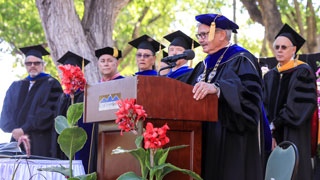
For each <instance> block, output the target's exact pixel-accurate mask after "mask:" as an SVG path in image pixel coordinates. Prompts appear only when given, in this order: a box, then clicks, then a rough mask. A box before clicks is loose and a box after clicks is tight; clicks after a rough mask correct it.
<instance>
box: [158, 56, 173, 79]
mask: <svg viewBox="0 0 320 180" xmlns="http://www.w3.org/2000/svg"><path fill="white" fill-rule="evenodd" d="M167 56H168V53H167V52H165V51H162V58H165V57H167ZM168 66H169V64H168V63H167V62H163V61H161V62H160V69H161V68H164V67H168ZM170 70H171V68H167V69H163V70H161V71H160V76H167V74H168V73H169V72H170Z"/></svg>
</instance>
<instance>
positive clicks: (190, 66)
mask: <svg viewBox="0 0 320 180" xmlns="http://www.w3.org/2000/svg"><path fill="white" fill-rule="evenodd" d="M191 49H192V51H194V40H193V39H192V44H191ZM192 62H193V60H191V61H190V65H189V69H190V68H192Z"/></svg>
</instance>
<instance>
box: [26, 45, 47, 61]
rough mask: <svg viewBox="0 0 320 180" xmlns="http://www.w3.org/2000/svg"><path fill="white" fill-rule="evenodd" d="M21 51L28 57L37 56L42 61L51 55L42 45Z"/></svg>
mask: <svg viewBox="0 0 320 180" xmlns="http://www.w3.org/2000/svg"><path fill="white" fill-rule="evenodd" d="M20 50H21V51H22V52H23V54H25V55H26V57H28V56H35V57H38V58H40V59H42V56H46V55H49V54H50V53H49V52H48V51H47V50H46V49H45V48H44V47H43V46H42V45H35V46H28V47H22V48H20Z"/></svg>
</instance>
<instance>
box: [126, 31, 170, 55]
mask: <svg viewBox="0 0 320 180" xmlns="http://www.w3.org/2000/svg"><path fill="white" fill-rule="evenodd" d="M129 44H130V45H131V46H133V47H135V48H137V49H149V50H150V51H152V52H153V53H156V52H158V51H159V50H160V45H161V49H163V48H165V46H164V45H162V44H160V43H159V42H158V41H156V40H154V39H152V38H151V37H149V36H148V35H143V36H140V37H139V38H137V39H135V40H132V41H130V42H129Z"/></svg>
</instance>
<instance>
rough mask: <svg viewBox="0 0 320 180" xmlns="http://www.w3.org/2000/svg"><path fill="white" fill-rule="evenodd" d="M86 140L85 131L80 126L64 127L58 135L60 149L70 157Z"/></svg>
mask: <svg viewBox="0 0 320 180" xmlns="http://www.w3.org/2000/svg"><path fill="white" fill-rule="evenodd" d="M86 140H87V133H86V131H85V130H83V129H82V128H80V127H72V128H66V129H64V130H63V131H62V132H61V134H60V135H59V137H58V143H59V145H60V148H61V150H62V151H63V152H64V153H65V154H66V155H67V156H68V158H69V159H72V158H73V156H74V154H75V153H76V152H77V151H79V150H80V149H82V147H83V146H84V144H85V142H86Z"/></svg>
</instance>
